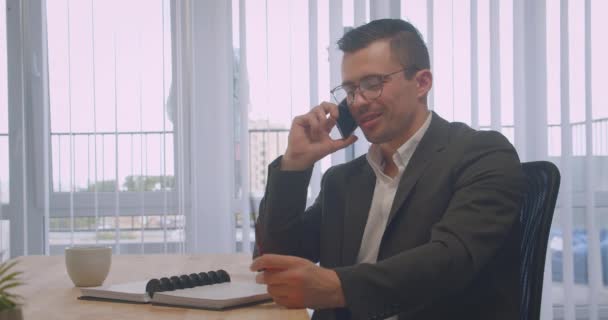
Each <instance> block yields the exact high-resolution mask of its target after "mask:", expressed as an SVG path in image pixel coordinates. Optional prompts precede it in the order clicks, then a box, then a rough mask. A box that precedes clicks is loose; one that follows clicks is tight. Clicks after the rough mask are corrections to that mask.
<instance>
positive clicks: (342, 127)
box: [336, 99, 357, 139]
mask: <svg viewBox="0 0 608 320" xmlns="http://www.w3.org/2000/svg"><path fill="white" fill-rule="evenodd" d="M338 112H339V115H338V120H337V121H336V125H337V127H338V131H340V134H341V135H342V138H343V139H346V138H348V137H349V136H350V135H352V134H353V132H354V131H355V129H357V122H356V121H355V119H354V118H353V116H352V114H351V113H350V110H348V104H347V103H346V99H344V100H342V102H340V104H339V105H338Z"/></svg>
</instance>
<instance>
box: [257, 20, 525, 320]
mask: <svg viewBox="0 0 608 320" xmlns="http://www.w3.org/2000/svg"><path fill="white" fill-rule="evenodd" d="M338 45H339V47H340V49H341V50H342V51H343V52H344V57H343V60H342V80H343V81H342V85H340V86H339V87H337V88H336V89H334V90H332V93H333V94H334V95H340V94H342V96H345V97H346V99H347V102H348V107H349V110H350V112H351V114H352V115H353V117H354V119H355V120H356V122H357V124H358V125H359V126H360V127H361V129H362V131H363V134H364V135H365V138H366V139H367V140H368V141H369V142H370V143H371V146H370V148H369V151H368V153H367V154H366V155H365V156H362V157H359V158H357V159H355V160H352V161H350V162H348V163H345V164H341V165H337V166H334V167H332V168H330V169H329V170H327V172H326V173H325V174H324V176H323V179H322V182H321V191H320V193H319V196H318V197H317V199H316V201H315V202H314V204H313V205H312V206H310V207H309V208H307V209H306V208H305V206H306V193H307V187H308V184H309V180H310V177H311V172H312V167H313V165H314V163H315V162H316V161H318V160H320V159H321V158H323V157H324V156H326V155H329V154H331V153H333V152H335V151H336V150H339V149H341V148H344V147H346V146H348V145H350V144H352V143H353V142H355V140H356V137H354V136H351V137H348V138H346V139H337V140H334V139H332V138H331V137H330V136H329V132H330V130H331V129H332V128H333V126H334V125H335V123H336V119H337V118H338V117H339V112H338V109H337V106H336V105H335V104H332V103H328V102H323V103H321V104H320V105H319V106H317V107H315V108H313V109H312V110H311V111H310V112H309V113H307V114H305V115H301V116H298V117H296V118H295V119H294V120H293V123H292V126H291V129H290V133H289V140H288V146H287V150H286V151H285V153H284V155H283V156H281V157H279V158H278V159H276V160H275V161H274V162H273V163H271V164H270V166H269V174H268V184H267V187H266V192H265V195H264V199H263V201H262V203H261V206H260V215H259V218H258V220H257V222H256V230H257V233H256V236H257V237H256V238H257V244H258V246H259V248H260V249H261V251H262V252H261V253H263V255H260V256H258V257H257V258H256V259H254V261H253V263H252V265H251V269H252V270H258V271H260V272H259V274H258V275H257V281H258V282H259V283H263V284H266V285H267V288H268V292H269V293H270V294H271V296H272V297H273V298H274V300H275V301H276V302H277V303H279V304H281V305H285V306H287V307H300V308H301V307H308V308H312V309H315V314H314V316H313V319H401V320H404V319H467V320H470V319H484V320H485V319H519V272H520V258H519V247H520V226H519V219H518V216H519V209H520V203H521V200H522V196H523V192H524V191H525V183H524V181H525V180H524V176H523V172H522V170H521V164H520V162H519V159H518V156H517V153H516V151H515V150H514V148H513V146H512V145H511V144H510V143H509V142H508V140H507V139H505V137H503V136H502V135H501V134H500V133H497V132H492V131H476V130H473V129H471V128H470V127H468V126H467V125H465V124H462V123H450V122H447V121H446V120H444V119H442V118H441V117H440V116H439V115H437V114H436V113H434V112H430V111H429V110H428V107H427V95H428V92H429V90H430V89H431V86H432V80H433V79H432V74H431V71H430V64H429V56H428V51H427V48H426V46H425V44H424V42H423V40H422V39H421V37H420V34H419V32H418V31H417V30H416V29H415V28H414V27H413V26H412V25H411V24H409V23H407V22H405V21H402V20H394V19H383V20H376V21H372V22H370V23H369V24H366V25H363V26H360V27H358V28H356V29H353V30H351V31H349V32H348V33H346V34H345V35H344V37H343V38H342V39H341V40H340V41H339V42H338ZM337 98H338V97H337ZM339 99H340V98H338V101H339ZM317 262H319V265H317V264H316V263H317Z"/></svg>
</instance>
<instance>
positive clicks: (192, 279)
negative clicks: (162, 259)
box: [146, 269, 230, 298]
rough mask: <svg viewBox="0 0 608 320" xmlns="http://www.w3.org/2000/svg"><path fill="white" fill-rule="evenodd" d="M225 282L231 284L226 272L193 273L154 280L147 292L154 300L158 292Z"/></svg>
mask: <svg viewBox="0 0 608 320" xmlns="http://www.w3.org/2000/svg"><path fill="white" fill-rule="evenodd" d="M223 282H230V275H229V274H228V272H226V270H221V269H220V270H217V271H208V272H200V273H191V274H190V275H186V274H184V275H181V276H172V277H168V278H167V277H163V278H160V279H152V280H150V281H148V283H147V284H146V292H147V293H148V294H149V295H150V298H152V297H153V296H154V293H156V292H163V291H174V290H178V289H188V288H194V287H200V286H206V285H210V284H216V283H223Z"/></svg>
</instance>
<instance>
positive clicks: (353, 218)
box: [342, 159, 376, 266]
mask: <svg viewBox="0 0 608 320" xmlns="http://www.w3.org/2000/svg"><path fill="white" fill-rule="evenodd" d="M352 171H353V173H352V175H351V179H350V183H349V184H348V186H347V195H346V198H347V202H346V207H345V213H344V230H343V234H342V235H343V241H342V243H343V248H342V265H343V266H349V265H353V264H355V261H356V259H357V254H358V253H359V247H360V246H361V239H362V238H363V231H364V230H365V224H366V223H367V216H368V215H369V209H370V207H371V204H372V197H373V195H374V188H375V186H376V175H375V174H374V171H373V170H372V168H371V167H370V166H369V164H368V163H367V161H366V160H365V159H364V161H363V163H362V164H361V165H360V166H357V167H355V168H353V170H352Z"/></svg>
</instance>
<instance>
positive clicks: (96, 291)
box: [80, 270, 271, 310]
mask: <svg viewBox="0 0 608 320" xmlns="http://www.w3.org/2000/svg"><path fill="white" fill-rule="evenodd" d="M80 292H81V294H82V296H81V297H80V299H84V300H89V299H95V300H99V299H101V300H108V301H123V302H134V303H152V304H162V305H170V306H181V307H191V308H202V309H214V310H221V309H225V308H230V307H236V306H240V305H248V304H254V303H261V302H266V301H269V300H270V299H271V298H270V295H269V294H268V293H267V292H266V286H264V285H259V284H256V283H249V282H230V276H229V275H228V273H226V272H225V271H223V270H218V271H210V272H206V273H205V272H201V273H199V274H196V273H193V274H190V275H182V276H179V277H178V276H173V277H170V278H169V277H167V278H161V279H160V280H159V279H152V280H149V281H138V282H128V283H123V284H115V285H109V286H101V287H91V288H80Z"/></svg>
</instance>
